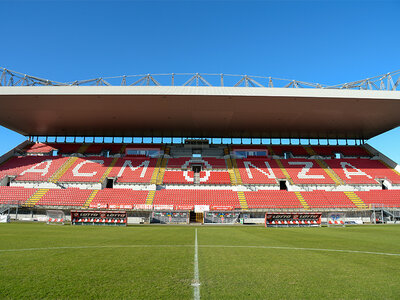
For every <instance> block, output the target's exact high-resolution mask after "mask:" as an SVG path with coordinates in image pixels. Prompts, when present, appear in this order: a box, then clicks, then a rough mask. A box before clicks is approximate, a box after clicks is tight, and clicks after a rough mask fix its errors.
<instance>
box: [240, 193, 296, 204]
mask: <svg viewBox="0 0 400 300" xmlns="http://www.w3.org/2000/svg"><path fill="white" fill-rule="evenodd" d="M244 195H245V197H246V200H247V206H248V207H249V208H303V206H302V205H301V203H300V201H299V199H297V196H296V194H295V193H294V192H288V191H269V190H260V191H257V192H244Z"/></svg>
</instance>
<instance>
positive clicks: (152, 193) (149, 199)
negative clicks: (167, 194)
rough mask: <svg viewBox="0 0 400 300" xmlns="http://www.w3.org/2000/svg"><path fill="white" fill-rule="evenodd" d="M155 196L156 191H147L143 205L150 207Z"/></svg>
mask: <svg viewBox="0 0 400 300" xmlns="http://www.w3.org/2000/svg"><path fill="white" fill-rule="evenodd" d="M155 195H156V191H149V193H148V194H147V197H146V202H145V204H147V205H152V204H153V201H154V197H155Z"/></svg>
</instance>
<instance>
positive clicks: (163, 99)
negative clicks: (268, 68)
mask: <svg viewBox="0 0 400 300" xmlns="http://www.w3.org/2000/svg"><path fill="white" fill-rule="evenodd" d="M0 107H1V109H0V125H2V126H5V127H7V128H9V129H11V130H14V131H16V132H19V133H21V134H23V135H27V136H125V137H146V136H153V137H243V138H245V137H253V138H258V137H264V138H332V139H336V138H339V139H341V138H348V139H369V138H371V137H374V136H376V135H378V134H380V133H383V132H386V131H388V130H390V129H393V128H396V127H398V126H399V125H400V92H399V91H395V90H394V91H383V90H351V89H320V88H315V89H312V88H304V89H299V88H268V87H238V86H237V87H226V86H219V87H215V86H158V85H155V86H71V85H69V86H2V87H0Z"/></svg>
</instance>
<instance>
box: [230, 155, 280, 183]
mask: <svg viewBox="0 0 400 300" xmlns="http://www.w3.org/2000/svg"><path fill="white" fill-rule="evenodd" d="M236 163H237V166H238V168H239V173H240V177H241V178H242V182H243V183H244V184H277V180H276V179H284V178H285V175H283V173H282V171H281V169H280V168H279V166H278V164H277V163H276V161H275V160H273V159H265V158H262V159H255V158H252V159H236Z"/></svg>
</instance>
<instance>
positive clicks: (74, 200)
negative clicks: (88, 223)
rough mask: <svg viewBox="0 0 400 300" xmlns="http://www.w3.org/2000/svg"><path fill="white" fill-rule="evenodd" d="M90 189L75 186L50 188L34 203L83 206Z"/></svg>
mask: <svg viewBox="0 0 400 300" xmlns="http://www.w3.org/2000/svg"><path fill="white" fill-rule="evenodd" d="M91 192H92V191H91V190H81V189H77V188H68V189H50V190H48V192H47V193H46V194H44V196H43V197H42V198H41V199H40V200H39V201H38V202H37V203H36V205H44V206H79V207H81V206H83V205H84V204H85V201H86V200H87V198H88V197H89V195H90V193H91Z"/></svg>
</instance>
